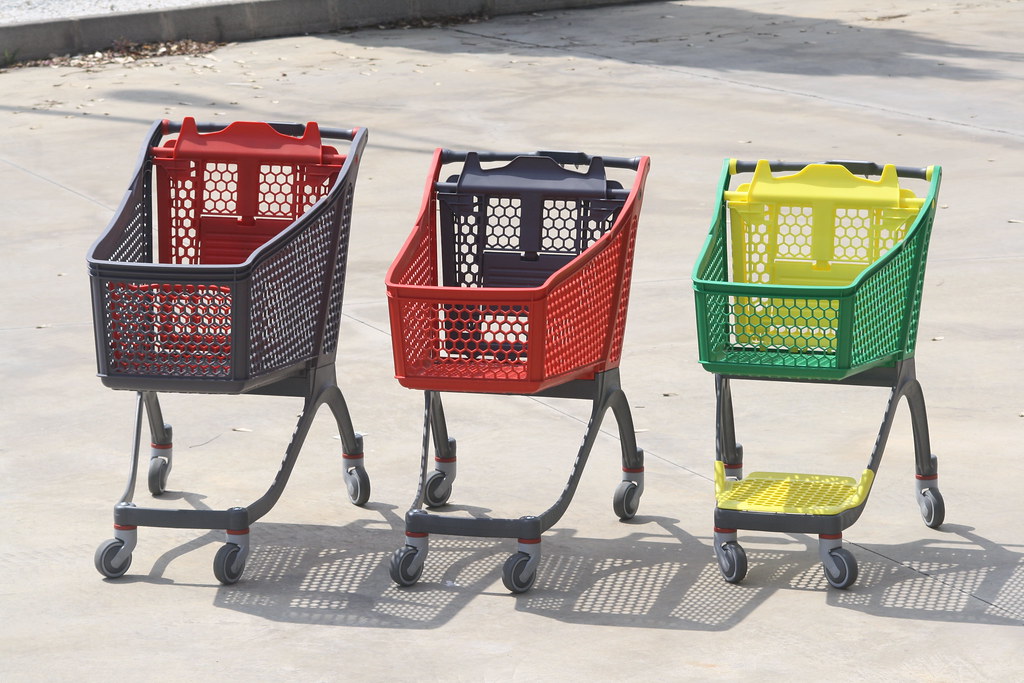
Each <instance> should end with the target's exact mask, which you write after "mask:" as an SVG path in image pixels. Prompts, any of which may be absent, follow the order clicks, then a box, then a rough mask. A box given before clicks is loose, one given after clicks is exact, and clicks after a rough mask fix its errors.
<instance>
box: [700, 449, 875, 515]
mask: <svg viewBox="0 0 1024 683" xmlns="http://www.w3.org/2000/svg"><path fill="white" fill-rule="evenodd" d="M874 477H875V473H874V472H872V471H871V470H868V469H866V470H864V472H863V473H862V474H861V478H860V481H858V480H856V479H854V478H853V477H840V476H834V475H825V474H793V473H788V472H754V473H752V474H750V475H748V476H746V477H744V478H743V479H742V480H740V481H731V480H728V479H726V477H725V465H724V464H723V463H721V462H715V497H716V499H717V501H718V507H719V508H722V509H723V510H739V511H746V512H775V513H787V514H800V515H836V514H839V513H840V512H843V511H844V510H849V509H850V508H854V507H857V506H858V505H861V504H863V503H864V501H865V500H867V497H868V493H869V492H870V491H871V484H872V482H873V481H874Z"/></svg>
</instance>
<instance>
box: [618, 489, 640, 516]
mask: <svg viewBox="0 0 1024 683" xmlns="http://www.w3.org/2000/svg"><path fill="white" fill-rule="evenodd" d="M639 508H640V487H639V486H637V484H636V482H635V481H623V482H619V485H618V486H617V487H616V489H615V495H614V496H613V498H612V509H614V510H615V514H616V515H618V517H619V519H621V520H622V521H623V522H625V521H626V520H630V519H633V517H634V516H636V511H637V510H638V509H639Z"/></svg>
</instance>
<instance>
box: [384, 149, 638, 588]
mask: <svg viewBox="0 0 1024 683" xmlns="http://www.w3.org/2000/svg"><path fill="white" fill-rule="evenodd" d="M503 162H505V163H504V165H499V164H501V163H503ZM459 163H461V168H460V169H459V172H458V173H456V174H454V175H450V176H445V177H443V178H442V168H443V167H445V166H446V165H449V164H459ZM648 165H649V159H648V158H647V157H635V158H632V159H624V158H611V157H598V156H593V157H592V156H588V155H586V154H582V153H577V152H537V153H533V154H521V155H515V154H498V153H483V152H453V151H448V150H440V149H439V150H437V151H436V152H435V154H434V157H433V162H432V165H431V170H430V174H429V176H428V179H427V187H426V192H425V194H424V199H423V204H422V208H421V210H420V213H419V217H418V219H417V222H416V226H415V228H414V229H413V231H412V234H411V235H410V237H409V239H408V240H407V241H406V243H405V245H404V246H403V248H402V250H401V252H400V253H399V254H398V256H397V258H396V259H395V261H394V263H393V264H392V265H391V268H390V270H389V272H388V275H387V291H388V304H389V310H390V315H391V331H392V344H393V350H394V359H395V374H396V377H397V378H398V380H399V382H400V383H401V384H402V385H403V386H405V387H408V388H411V389H421V390H423V391H424V402H425V407H424V422H423V441H422V452H421V473H420V482H419V487H418V490H417V493H416V500H415V501H414V502H413V506H412V509H410V510H409V512H408V513H407V514H406V517H405V535H406V544H405V545H404V546H403V547H401V548H399V549H398V550H396V551H395V553H394V555H393V557H392V559H391V563H390V572H391V578H392V579H393V580H394V581H395V583H397V584H399V585H403V586H409V585H412V584H414V583H416V581H417V580H418V579H419V577H420V574H421V572H422V569H423V562H424V560H425V558H426V556H427V541H428V535H429V534H430V533H440V534H452V535H460V536H475V537H490V538H517V539H519V544H518V550H519V551H518V552H517V553H515V554H513V555H512V556H511V557H509V558H508V561H507V562H506V563H505V565H504V570H503V573H502V578H503V581H504V583H505V586H506V587H507V588H508V589H509V590H510V591H512V592H514V593H521V592H524V591H526V590H529V588H530V587H531V586H532V585H533V582H534V580H535V578H536V569H537V564H538V562H539V559H540V537H541V534H542V533H543V532H544V531H546V530H547V529H549V528H550V527H551V526H552V525H554V524H555V523H556V522H557V521H558V520H559V519H560V518H561V516H562V514H563V513H564V512H565V510H566V508H567V507H568V505H569V502H570V501H571V499H572V496H573V494H574V493H575V490H576V487H577V484H578V481H579V477H580V475H581V474H582V471H583V467H584V466H585V464H586V461H587V458H588V457H589V454H590V451H591V450H592V448H593V446H594V443H595V441H596V439H597V435H598V432H599V430H600V427H601V422H602V419H603V417H604V415H605V413H606V412H607V410H608V409H609V408H611V409H612V411H613V414H614V415H615V418H616V421H617V425H618V429H619V436H620V441H621V447H622V470H623V476H622V482H621V483H620V484H619V486H618V488H617V489H616V492H615V495H614V499H613V502H614V509H615V512H616V513H617V514H618V516H619V517H620V518H622V519H629V518H631V517H633V515H635V514H636V510H637V506H638V505H639V501H640V495H641V494H642V493H643V451H642V450H641V449H639V448H637V446H636V438H635V434H634V430H633V423H632V417H631V415H630V411H629V405H628V403H627V402H626V399H625V396H624V394H623V392H622V389H621V386H620V380H619V371H618V365H619V358H620V355H621V351H622V337H623V330H624V327H625V322H626V308H627V304H628V300H629V286H630V275H631V272H632V266H633V245H634V242H635V237H636V229H637V223H638V220H639V216H640V205H641V201H642V196H643V188H644V182H645V180H646V177H647V171H648ZM570 167H574V168H584V169H586V170H585V171H577V170H574V168H570ZM449 168H451V166H449ZM608 169H617V170H615V173H616V174H622V175H625V176H629V182H631V187H630V188H629V189H624V187H623V184H622V182H619V181H617V180H615V179H612V178H609V177H608V173H607V170H608ZM442 391H452V392H471V393H489V394H529V395H533V396H558V397H564V398H574V399H583V400H589V401H591V402H592V412H591V418H590V423H589V425H588V427H587V431H586V434H585V436H584V439H583V443H582V444H581V446H580V449H579V453H578V455H577V457H576V461H575V463H574V465H573V468H572V472H571V474H570V477H569V480H568V483H567V484H566V486H565V488H564V490H563V492H562V494H561V495H560V497H559V498H558V500H557V501H556V502H555V504H554V505H552V506H551V507H550V508H549V509H548V510H547V511H545V512H543V513H541V514H540V515H537V516H527V517H522V518H519V519H466V518H459V517H455V516H451V515H449V516H444V515H431V514H429V513H427V511H426V510H424V509H423V507H424V505H425V506H426V507H429V508H436V507H440V506H443V505H445V504H446V503H447V502H448V499H449V496H450V495H451V490H452V483H453V482H454V480H455V474H456V460H455V440H454V439H452V438H450V437H449V436H448V431H447V427H446V423H445V417H444V410H443V407H442V404H441V395H440V392H442ZM431 437H433V446H434V451H435V458H434V466H433V468H432V469H431V468H430V465H429V452H430V446H431Z"/></svg>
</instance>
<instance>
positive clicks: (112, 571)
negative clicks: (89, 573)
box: [93, 538, 132, 579]
mask: <svg viewBox="0 0 1024 683" xmlns="http://www.w3.org/2000/svg"><path fill="white" fill-rule="evenodd" d="M123 547H124V541H122V540H120V539H118V538H112V539H110V540H108V541H104V542H103V543H102V544H100V547H99V548H97V549H96V555H95V556H94V557H93V560H94V561H95V563H96V570H97V571H99V573H100V574H103V576H105V577H107V578H108V579H117V578H120V577H122V576H124V574H125V572H126V571H128V567H130V566H131V565H132V556H131V554H130V553H129V555H128V556H127V557H125V558H124V559H123V560H121V564H116V565H115V564H114V557H115V556H116V555H117V554H118V553H119V552H121V548H123Z"/></svg>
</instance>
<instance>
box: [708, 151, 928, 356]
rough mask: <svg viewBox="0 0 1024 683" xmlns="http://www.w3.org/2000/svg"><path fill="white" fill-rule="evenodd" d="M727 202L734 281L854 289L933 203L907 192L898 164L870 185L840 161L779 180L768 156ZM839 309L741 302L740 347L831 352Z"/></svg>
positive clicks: (813, 303)
mask: <svg viewBox="0 0 1024 683" xmlns="http://www.w3.org/2000/svg"><path fill="white" fill-rule="evenodd" d="M724 196H725V200H726V203H727V206H728V208H729V216H730V220H729V225H730V241H731V251H732V281H733V282H739V283H749V284H758V285H796V286H806V287H842V286H846V285H849V284H850V283H852V282H853V281H854V280H855V279H856V278H857V276H858V275H860V274H861V272H863V271H864V269H865V268H867V267H868V266H870V265H871V264H872V263H874V262H875V261H877V260H878V259H879V258H881V257H882V256H883V255H885V253H886V252H888V251H889V250H890V249H891V248H892V247H893V246H894V245H896V244H897V243H899V242H900V241H901V240H902V239H903V238H904V237H905V236H906V233H907V230H908V228H909V227H910V225H911V224H912V223H913V221H914V218H915V217H916V216H917V214H918V213H919V211H920V209H921V207H922V206H923V203H924V202H923V200H922V199H920V198H918V197H916V196H915V195H914V193H913V192H912V191H911V190H908V189H904V188H901V187H900V186H899V179H898V177H897V173H896V167H895V166H892V165H891V164H890V165H886V166H885V167H883V170H882V173H881V175H880V176H879V178H878V179H877V180H870V179H867V178H861V177H858V176H855V175H853V173H851V172H850V171H848V170H847V169H846V168H845V167H843V166H839V165H836V164H809V165H808V166H806V167H805V168H804V169H802V170H801V171H799V172H797V173H794V174H791V175H785V176H774V175H772V172H771V167H770V164H769V162H767V161H765V160H761V161H759V162H758V163H757V166H756V168H755V170H754V175H753V178H752V179H751V181H750V182H749V183H744V184H742V185H740V186H739V187H738V188H737V189H736V190H731V191H726V192H725V194H724ZM751 293H752V294H754V293H755V292H754V291H752V292H751ZM838 308H839V302H838V300H833V299H823V298H819V299H798V298H792V299H782V298H777V297H758V296H742V297H736V298H735V300H734V302H733V316H734V332H735V334H736V342H737V343H740V344H754V345H757V346H761V347H777V348H779V347H781V348H789V349H792V350H795V351H796V350H801V349H806V348H813V349H820V350H825V351H831V350H834V348H835V344H836V327H837V325H838Z"/></svg>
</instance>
